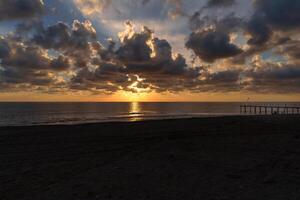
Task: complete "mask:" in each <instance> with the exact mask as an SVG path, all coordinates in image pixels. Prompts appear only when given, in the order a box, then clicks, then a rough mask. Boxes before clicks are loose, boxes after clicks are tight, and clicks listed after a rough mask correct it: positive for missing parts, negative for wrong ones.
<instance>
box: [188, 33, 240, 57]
mask: <svg viewBox="0 0 300 200" xmlns="http://www.w3.org/2000/svg"><path fill="white" fill-rule="evenodd" d="M186 47H187V48H188V49H191V50H193V51H194V53H195V54H196V55H197V56H198V57H199V58H201V59H202V60H204V61H206V62H214V61H215V60H217V59H221V58H229V57H233V56H236V55H238V54H240V53H242V52H243V51H242V50H241V49H240V48H239V47H238V46H236V45H234V44H232V43H230V38H229V35H228V34H226V33H223V32H217V31H214V30H208V31H202V32H194V33H192V34H191V35H190V36H189V38H188V41H187V43H186Z"/></svg>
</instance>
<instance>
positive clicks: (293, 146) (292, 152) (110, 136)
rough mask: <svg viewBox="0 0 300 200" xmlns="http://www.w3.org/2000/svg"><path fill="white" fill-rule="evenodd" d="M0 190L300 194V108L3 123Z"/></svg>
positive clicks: (55, 199)
mask: <svg viewBox="0 0 300 200" xmlns="http://www.w3.org/2000/svg"><path fill="white" fill-rule="evenodd" d="M0 199H1V200H11V199H14V200H23V199H28V200H35V199H37V200H76V199H78V200H93V199H128V200H134V199H138V200H142V199H155V200H160V199H162V200H168V199H184V200H188V199H199V200H206V199H207V200H235V199H242V200H248V199H249V200H260V199H261V200H277V199H282V200H299V199H300V117H299V116H267V117H266V116H261V117H257V116H250V117H219V118H202V119H179V120H162V121H147V122H135V123H124V122H123V123H103V124H86V125H72V126H33V127H6V128H0Z"/></svg>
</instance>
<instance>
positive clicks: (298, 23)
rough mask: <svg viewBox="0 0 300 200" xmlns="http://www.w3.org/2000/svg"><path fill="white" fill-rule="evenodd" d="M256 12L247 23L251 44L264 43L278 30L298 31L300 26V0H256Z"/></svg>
mask: <svg viewBox="0 0 300 200" xmlns="http://www.w3.org/2000/svg"><path fill="white" fill-rule="evenodd" d="M254 6H255V12H254V14H253V16H252V17H251V19H250V20H249V22H248V23H247V24H246V32H247V33H248V34H250V35H251V39H250V40H249V41H248V43H249V44H250V45H262V44H264V43H266V42H268V41H269V40H270V39H271V36H272V34H273V33H274V32H276V31H281V32H282V31H296V30H299V28H300V12H299V10H300V1H295V0H256V1H255V2H254Z"/></svg>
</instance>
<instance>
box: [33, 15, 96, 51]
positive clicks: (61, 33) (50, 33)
mask: <svg viewBox="0 0 300 200" xmlns="http://www.w3.org/2000/svg"><path fill="white" fill-rule="evenodd" d="M92 41H93V42H94V41H96V31H95V29H94V28H93V26H92V24H91V22H89V21H85V22H83V23H81V22H79V21H77V20H75V21H74V22H73V25H72V28H70V27H69V26H68V25H67V24H65V23H63V22H59V23H57V24H55V25H52V26H49V27H47V28H43V29H41V30H40V31H39V32H38V33H36V34H35V35H34V37H33V39H32V42H35V43H36V44H38V45H40V46H42V47H44V48H47V49H51V48H52V49H57V50H68V49H87V48H88V46H89V42H92Z"/></svg>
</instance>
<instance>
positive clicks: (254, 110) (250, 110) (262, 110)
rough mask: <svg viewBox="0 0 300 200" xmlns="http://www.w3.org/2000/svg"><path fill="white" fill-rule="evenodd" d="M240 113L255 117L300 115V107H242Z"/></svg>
mask: <svg viewBox="0 0 300 200" xmlns="http://www.w3.org/2000/svg"><path fill="white" fill-rule="evenodd" d="M240 113H241V114H253V115H300V107H297V106H275V105H241V106H240Z"/></svg>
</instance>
